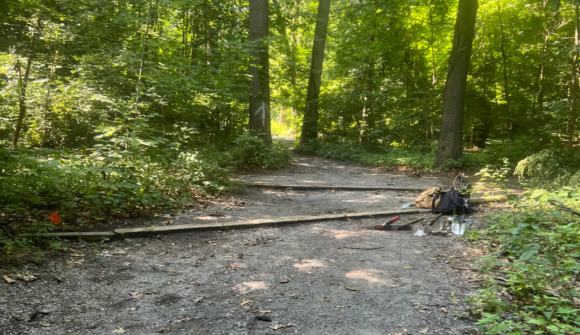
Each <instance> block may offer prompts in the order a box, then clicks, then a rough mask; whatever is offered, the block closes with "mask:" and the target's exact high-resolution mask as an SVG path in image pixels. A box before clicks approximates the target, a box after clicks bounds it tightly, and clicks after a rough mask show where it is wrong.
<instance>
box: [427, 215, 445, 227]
mask: <svg viewBox="0 0 580 335" xmlns="http://www.w3.org/2000/svg"><path fill="white" fill-rule="evenodd" d="M442 215H443V213H441V214H439V215H437V216H436V217H435V218H434V219H433V220H431V222H429V223H428V224H427V225H428V226H432V225H433V224H434V223H435V222H436V221H437V220H439V218H440V217H441V216H442Z"/></svg>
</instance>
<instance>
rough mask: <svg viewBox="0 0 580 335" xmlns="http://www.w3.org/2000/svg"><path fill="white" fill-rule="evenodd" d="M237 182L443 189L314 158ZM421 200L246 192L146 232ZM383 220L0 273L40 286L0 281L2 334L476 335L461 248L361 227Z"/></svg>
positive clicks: (199, 238) (452, 241)
mask: <svg viewBox="0 0 580 335" xmlns="http://www.w3.org/2000/svg"><path fill="white" fill-rule="evenodd" d="M239 179H243V180H256V181H257V180H260V181H268V182H272V183H277V184H283V183H292V184H306V183H309V182H313V183H317V184H320V183H322V182H323V183H326V184H328V185H333V184H334V183H335V184H336V185H353V186H354V185H356V186H360V185H372V186H377V185H379V184H380V185H392V186H397V187H420V188H427V187H430V186H435V185H440V181H439V180H437V179H435V178H418V179H417V178H411V177H407V176H406V175H405V174H397V173H386V172H382V171H381V170H379V169H372V168H365V167H362V166H358V165H354V164H353V165H349V164H344V163H341V162H336V161H331V160H326V159H321V158H315V159H314V158H312V157H297V158H296V159H295V164H294V165H292V166H291V167H290V168H288V169H284V170H280V171H276V172H274V173H270V174H267V175H259V176H255V175H244V176H239ZM415 196H416V194H414V193H412V192H407V193H406V192H393V191H384V192H342V191H336V192H331V191H325V192H316V191H309V192H299V191H292V190H289V191H280V190H269V189H257V188H248V189H247V190H246V192H245V193H243V194H239V195H236V196H234V197H226V198H222V199H214V200H213V201H211V202H208V203H207V204H206V205H205V206H203V207H200V208H198V209H193V210H191V211H189V212H187V213H173V214H174V215H172V216H166V217H163V216H160V217H159V218H157V219H155V220H151V221H150V222H143V223H144V224H154V225H158V224H184V223H198V222H206V221H207V222H214V221H217V222H222V221H223V222H228V221H231V220H240V219H254V218H274V217H276V216H292V215H306V214H308V215H315V214H324V213H329V212H334V213H341V212H367V211H373V210H388V209H396V208H398V207H399V206H401V205H402V204H404V203H408V202H412V200H413V199H414V197H415ZM427 216H429V217H431V215H427ZM416 217H419V215H414V216H405V217H402V218H401V219H400V222H402V223H404V222H407V221H408V220H411V219H413V218H416ZM384 221H385V219H384V218H382V219H380V218H374V219H364V220H349V221H328V222H321V223H313V224H301V225H292V226H281V227H269V228H260V229H253V230H224V231H211V232H198V233H189V234H180V235H169V236H163V237H161V236H159V237H152V238H142V239H132V240H124V241H116V242H112V243H104V244H96V245H95V244H86V243H73V244H69V245H68V251H67V252H66V253H65V255H64V256H63V258H59V259H53V260H49V261H47V262H45V263H44V264H42V265H27V266H25V267H23V268H21V269H14V270H13V271H10V270H9V271H4V273H3V274H7V275H8V276H11V277H15V274H16V272H18V273H20V274H32V275H34V276H35V277H37V279H36V280H33V281H30V282H25V281H22V280H17V281H16V282H15V283H14V284H10V285H9V284H7V283H6V282H5V281H1V282H0V334H2V335H4V334H158V333H166V334H291V333H292V334H361V335H362V334H478V330H477V328H476V327H475V326H474V325H473V322H472V321H471V319H470V317H469V315H468V313H466V311H467V310H469V309H470V308H471V306H470V305H469V304H468V303H467V302H466V299H467V298H468V297H470V296H472V295H473V294H474V292H475V290H476V289H477V287H475V286H474V284H473V281H469V280H466V279H465V278H466V277H465V273H464V271H463V270H462V269H463V268H465V267H469V264H459V265H458V262H457V261H454V260H455V259H457V258H460V257H458V256H461V255H463V254H465V252H466V251H465V250H466V249H465V245H464V244H463V243H462V242H461V239H460V238H458V237H455V236H453V237H438V236H427V237H415V236H413V235H411V233H410V232H404V231H401V232H384V231H375V230H370V229H368V228H369V227H371V226H374V225H376V224H380V223H382V222H384ZM117 224H119V225H123V222H118V223H117ZM4 270H6V269H4Z"/></svg>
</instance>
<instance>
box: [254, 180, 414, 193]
mask: <svg viewBox="0 0 580 335" xmlns="http://www.w3.org/2000/svg"><path fill="white" fill-rule="evenodd" d="M244 184H245V185H246V186H249V187H260V188H271V189H277V190H286V189H291V190H297V191H330V190H341V191H401V192H418V191H419V192H420V191H424V190H425V188H409V187H382V186H328V185H280V184H264V183H252V182H245V183H244Z"/></svg>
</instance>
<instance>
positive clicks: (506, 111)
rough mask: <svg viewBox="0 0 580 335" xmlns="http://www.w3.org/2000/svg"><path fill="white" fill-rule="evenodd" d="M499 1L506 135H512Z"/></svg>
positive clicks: (498, 3) (499, 13) (499, 12)
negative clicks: (506, 122) (506, 121)
mask: <svg viewBox="0 0 580 335" xmlns="http://www.w3.org/2000/svg"><path fill="white" fill-rule="evenodd" d="M500 1H501V0H498V1H497V17H498V19H499V31H500V36H499V39H500V48H501V59H502V64H503V85H504V92H505V115H506V117H507V120H508V124H507V137H508V138H511V137H512V133H511V132H512V118H511V114H510V90H509V80H508V73H507V56H506V53H505V45H504V32H503V20H502V17H501V5H500Z"/></svg>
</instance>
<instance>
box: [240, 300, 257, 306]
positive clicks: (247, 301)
mask: <svg viewBox="0 0 580 335" xmlns="http://www.w3.org/2000/svg"><path fill="white" fill-rule="evenodd" d="M251 302H254V301H253V300H242V303H241V304H240V305H241V306H244V305H245V304H249V303H251Z"/></svg>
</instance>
